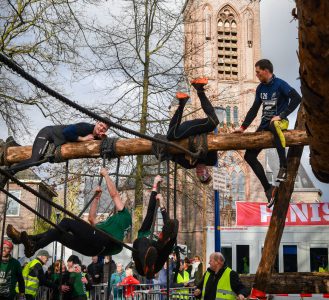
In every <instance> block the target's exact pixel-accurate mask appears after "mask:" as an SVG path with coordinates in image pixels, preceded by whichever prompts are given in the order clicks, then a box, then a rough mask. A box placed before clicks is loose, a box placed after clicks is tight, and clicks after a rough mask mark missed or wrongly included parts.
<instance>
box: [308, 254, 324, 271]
mask: <svg viewBox="0 0 329 300" xmlns="http://www.w3.org/2000/svg"><path fill="white" fill-rule="evenodd" d="M310 263H311V272H324V271H326V270H328V248H311V249H310Z"/></svg>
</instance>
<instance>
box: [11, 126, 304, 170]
mask: <svg viewBox="0 0 329 300" xmlns="http://www.w3.org/2000/svg"><path fill="white" fill-rule="evenodd" d="M284 135H285V137H286V141H287V146H293V145H307V144H308V138H307V135H306V132H305V131H301V130H288V131H286V132H285V133H284ZM100 143H101V142H100V141H89V142H80V143H68V144H64V145H63V146H62V147H61V157H62V158H63V159H76V158H88V157H95V158H96V157H99V156H100ZM177 144H179V145H181V146H183V147H185V148H187V147H188V140H187V139H184V140H181V141H179V142H177ZM272 147H274V141H273V136H272V134H271V133H270V132H254V133H243V134H236V133H235V134H234V133H230V134H223V133H221V134H218V135H216V134H209V135H208V148H209V151H214V150H241V149H256V148H272ZM116 150H117V154H118V155H119V156H126V155H138V154H151V153H152V152H151V150H152V142H150V141H148V140H145V139H140V138H135V139H120V140H118V141H117V144H116ZM31 151H32V146H24V147H23V146H22V147H9V148H8V149H7V155H6V160H7V162H8V163H9V164H13V163H17V162H20V161H22V160H24V159H27V158H29V157H30V156H31ZM169 152H171V153H178V152H179V151H177V149H176V148H170V149H169Z"/></svg>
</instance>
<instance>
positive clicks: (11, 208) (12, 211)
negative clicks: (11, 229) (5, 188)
mask: <svg viewBox="0 0 329 300" xmlns="http://www.w3.org/2000/svg"><path fill="white" fill-rule="evenodd" d="M10 193H12V194H13V195H14V196H15V197H16V198H18V199H21V191H19V190H16V191H15V190H13V191H10ZM19 210H20V204H19V203H17V202H16V201H15V200H14V199H11V198H10V197H8V207H7V216H19Z"/></svg>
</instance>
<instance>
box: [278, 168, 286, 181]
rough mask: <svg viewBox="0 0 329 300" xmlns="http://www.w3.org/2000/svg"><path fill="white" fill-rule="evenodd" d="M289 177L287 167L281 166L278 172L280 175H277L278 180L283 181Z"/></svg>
mask: <svg viewBox="0 0 329 300" xmlns="http://www.w3.org/2000/svg"><path fill="white" fill-rule="evenodd" d="M286 179H287V168H285V167H281V168H280V170H279V173H278V176H277V177H276V181H277V182H283V181H286Z"/></svg>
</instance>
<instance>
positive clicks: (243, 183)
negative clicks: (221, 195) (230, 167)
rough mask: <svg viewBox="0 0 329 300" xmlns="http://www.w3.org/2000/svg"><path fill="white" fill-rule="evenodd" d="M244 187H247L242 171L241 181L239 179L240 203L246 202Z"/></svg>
mask: <svg viewBox="0 0 329 300" xmlns="http://www.w3.org/2000/svg"><path fill="white" fill-rule="evenodd" d="M244 187H245V175H244V173H243V172H242V171H240V172H239V179H238V199H237V200H240V201H243V200H244V197H245V193H244Z"/></svg>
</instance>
